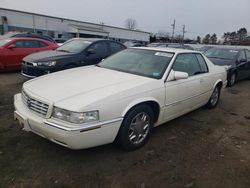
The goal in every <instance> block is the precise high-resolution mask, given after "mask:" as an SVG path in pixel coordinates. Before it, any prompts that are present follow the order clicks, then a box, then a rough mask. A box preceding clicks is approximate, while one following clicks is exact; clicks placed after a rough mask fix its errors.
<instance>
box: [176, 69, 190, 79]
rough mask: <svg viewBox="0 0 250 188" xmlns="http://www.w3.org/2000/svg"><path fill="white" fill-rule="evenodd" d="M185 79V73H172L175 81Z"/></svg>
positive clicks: (186, 76)
mask: <svg viewBox="0 0 250 188" xmlns="http://www.w3.org/2000/svg"><path fill="white" fill-rule="evenodd" d="M187 78H188V73H186V72H180V71H175V72H174V79H175V80H180V79H187Z"/></svg>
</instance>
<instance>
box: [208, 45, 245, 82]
mask: <svg viewBox="0 0 250 188" xmlns="http://www.w3.org/2000/svg"><path fill="white" fill-rule="evenodd" d="M204 54H205V55H206V56H207V57H208V58H209V59H210V60H211V61H212V62H213V63H214V64H216V65H220V66H226V68H227V80H228V86H233V85H234V84H235V82H236V81H238V80H243V79H247V78H250V51H249V50H247V49H239V48H218V47H217V48H211V49H209V50H207V51H206V52H205V53H204Z"/></svg>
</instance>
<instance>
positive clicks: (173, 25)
mask: <svg viewBox="0 0 250 188" xmlns="http://www.w3.org/2000/svg"><path fill="white" fill-rule="evenodd" d="M171 26H172V27H173V32H172V42H173V41H174V30H175V20H174V23H173V24H171Z"/></svg>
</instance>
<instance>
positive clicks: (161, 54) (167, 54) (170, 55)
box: [155, 52, 173, 57]
mask: <svg viewBox="0 0 250 188" xmlns="http://www.w3.org/2000/svg"><path fill="white" fill-rule="evenodd" d="M155 55H158V56H164V57H172V56H173V54H170V53H165V52H156V53H155Z"/></svg>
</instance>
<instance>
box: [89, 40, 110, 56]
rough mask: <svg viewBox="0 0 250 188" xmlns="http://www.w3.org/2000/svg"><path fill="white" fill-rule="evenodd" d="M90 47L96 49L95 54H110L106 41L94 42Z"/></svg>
mask: <svg viewBox="0 0 250 188" xmlns="http://www.w3.org/2000/svg"><path fill="white" fill-rule="evenodd" d="M90 49H93V50H94V51H95V55H98V56H100V55H107V54H108V47H107V44H106V42H97V43H95V44H93V45H92V46H91V47H90Z"/></svg>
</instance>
